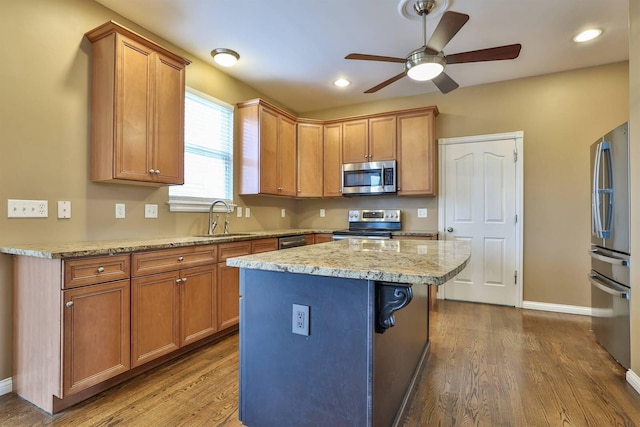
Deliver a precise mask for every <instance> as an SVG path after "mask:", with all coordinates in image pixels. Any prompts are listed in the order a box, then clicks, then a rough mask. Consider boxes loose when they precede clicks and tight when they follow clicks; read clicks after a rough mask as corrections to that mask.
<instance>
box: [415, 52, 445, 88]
mask: <svg viewBox="0 0 640 427" xmlns="http://www.w3.org/2000/svg"><path fill="white" fill-rule="evenodd" d="M445 65H446V61H445V60H444V57H443V55H442V53H440V54H438V55H430V54H427V53H426V52H425V51H424V48H421V49H418V50H417V51H413V52H412V53H411V54H410V55H409V57H408V58H407V63H406V67H407V75H408V76H409V78H410V79H411V80H416V81H419V82H424V81H427V80H431V79H433V78H435V77H437V76H438V75H440V73H442V71H444V66H445Z"/></svg>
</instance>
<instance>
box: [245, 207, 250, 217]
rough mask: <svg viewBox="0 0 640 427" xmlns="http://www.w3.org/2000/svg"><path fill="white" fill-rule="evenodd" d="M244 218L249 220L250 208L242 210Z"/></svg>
mask: <svg viewBox="0 0 640 427" xmlns="http://www.w3.org/2000/svg"><path fill="white" fill-rule="evenodd" d="M244 217H245V218H249V217H251V208H248V207H247V208H244Z"/></svg>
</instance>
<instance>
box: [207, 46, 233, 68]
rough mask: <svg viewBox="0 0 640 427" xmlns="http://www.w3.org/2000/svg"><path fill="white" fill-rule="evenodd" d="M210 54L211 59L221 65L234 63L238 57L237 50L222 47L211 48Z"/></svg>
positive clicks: (229, 65)
mask: <svg viewBox="0 0 640 427" xmlns="http://www.w3.org/2000/svg"><path fill="white" fill-rule="evenodd" d="M211 56H213V60H214V61H216V63H217V64H218V65H222V66H223V67H231V66H233V65H236V62H238V59H240V55H239V54H238V52H236V51H235V50H231V49H225V48H223V47H219V48H217V49H213V50H212V51H211Z"/></svg>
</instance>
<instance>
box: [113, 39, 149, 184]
mask: <svg viewBox="0 0 640 427" xmlns="http://www.w3.org/2000/svg"><path fill="white" fill-rule="evenodd" d="M116 40H117V48H116V55H117V58H116V63H117V64H118V67H117V71H116V72H117V75H116V88H115V91H116V94H117V95H116V108H115V110H116V120H115V132H116V135H115V139H116V147H115V154H114V156H115V158H114V162H115V168H114V176H115V177H116V178H121V179H129V180H135V181H151V175H150V173H149V170H150V169H151V168H152V163H151V162H152V155H153V141H152V130H153V129H152V124H151V102H152V97H151V96H152V95H151V90H152V88H153V85H152V79H153V75H152V74H153V64H154V53H153V51H152V50H151V49H149V48H147V47H145V46H143V45H141V44H139V43H136V42H134V41H132V40H129V39H128V38H126V37H123V36H120V35H118V36H117V39H116Z"/></svg>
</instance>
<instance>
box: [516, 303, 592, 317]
mask: <svg viewBox="0 0 640 427" xmlns="http://www.w3.org/2000/svg"><path fill="white" fill-rule="evenodd" d="M522 308H527V309H529V310H541V311H553V312H556V313H567V314H579V315H581V316H591V307H582V306H579V305H564V304H550V303H547V302H535V301H522Z"/></svg>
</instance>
